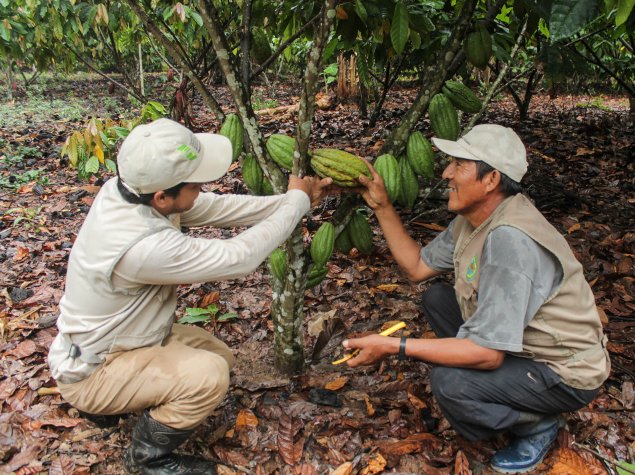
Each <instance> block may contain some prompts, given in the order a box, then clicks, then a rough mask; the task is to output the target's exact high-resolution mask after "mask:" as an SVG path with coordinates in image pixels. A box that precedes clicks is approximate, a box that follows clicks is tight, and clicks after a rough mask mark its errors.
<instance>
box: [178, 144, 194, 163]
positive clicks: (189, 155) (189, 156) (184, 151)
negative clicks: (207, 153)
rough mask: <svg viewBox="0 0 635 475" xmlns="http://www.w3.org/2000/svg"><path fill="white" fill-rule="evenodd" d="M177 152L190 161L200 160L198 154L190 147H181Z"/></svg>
mask: <svg viewBox="0 0 635 475" xmlns="http://www.w3.org/2000/svg"><path fill="white" fill-rule="evenodd" d="M177 150H178V151H179V152H181V153H182V154H183V155H185V158H187V159H188V160H196V158H198V154H197V153H196V152H195V151H194V150H192V147H190V146H188V145H181V146H180V147H179V148H177Z"/></svg>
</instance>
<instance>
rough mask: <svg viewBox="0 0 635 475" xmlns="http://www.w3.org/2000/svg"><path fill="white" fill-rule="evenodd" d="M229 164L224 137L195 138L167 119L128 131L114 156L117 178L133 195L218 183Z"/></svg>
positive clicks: (186, 129) (204, 136)
mask: <svg viewBox="0 0 635 475" xmlns="http://www.w3.org/2000/svg"><path fill="white" fill-rule="evenodd" d="M231 164H232V144H231V142H230V140H229V139H228V138H227V137H225V136H223V135H217V134H195V133H193V132H192V131H191V130H189V129H188V128H187V127H184V126H183V125H181V124H179V123H178V122H174V121H173V120H170V119H159V120H155V121H154V122H151V123H149V124H143V125H138V126H137V127H135V128H134V129H132V132H130V134H129V135H128V137H126V139H125V140H124V142H123V144H122V145H121V149H120V150H119V154H118V155H117V167H118V168H119V177H120V178H121V180H122V181H123V184H124V186H125V187H126V188H127V189H128V190H129V191H131V192H132V193H135V194H144V193H155V192H157V191H161V190H167V189H168V188H171V187H173V186H176V185H178V184H179V183H207V182H210V181H214V180H218V179H219V178H220V177H222V176H223V175H224V174H225V173H227V170H228V169H229V167H230V165H231Z"/></svg>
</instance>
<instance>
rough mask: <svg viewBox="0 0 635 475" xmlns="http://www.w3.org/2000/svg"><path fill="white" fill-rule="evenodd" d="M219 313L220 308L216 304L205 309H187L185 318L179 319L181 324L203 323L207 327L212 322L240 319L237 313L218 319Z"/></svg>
mask: <svg viewBox="0 0 635 475" xmlns="http://www.w3.org/2000/svg"><path fill="white" fill-rule="evenodd" d="M217 313H218V307H217V306H216V305H214V304H212V305H208V306H207V307H205V308H186V309H185V316H183V317H181V318H180V319H179V323H203V324H204V325H207V324H208V323H210V322H211V321H214V322H223V321H225V320H230V319H232V318H237V317H238V315H236V314H235V313H226V314H224V315H221V316H220V317H216V314H217Z"/></svg>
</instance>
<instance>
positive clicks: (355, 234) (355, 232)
mask: <svg viewBox="0 0 635 475" xmlns="http://www.w3.org/2000/svg"><path fill="white" fill-rule="evenodd" d="M347 228H348V235H349V236H350V237H351V242H352V243H353V245H354V246H355V247H356V248H357V249H358V250H359V252H361V253H363V254H366V255H367V256H370V255H371V253H372V252H373V230H372V229H371V228H370V224H368V221H367V220H366V218H365V217H364V215H363V214H361V213H360V212H356V213H355V214H353V217H352V218H351V220H350V221H349V222H348V226H347Z"/></svg>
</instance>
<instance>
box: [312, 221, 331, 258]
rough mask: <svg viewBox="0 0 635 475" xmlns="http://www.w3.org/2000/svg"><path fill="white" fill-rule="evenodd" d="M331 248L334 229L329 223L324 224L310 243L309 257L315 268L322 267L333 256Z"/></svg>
mask: <svg viewBox="0 0 635 475" xmlns="http://www.w3.org/2000/svg"><path fill="white" fill-rule="evenodd" d="M333 246H335V228H334V227H333V225H332V224H331V223H324V224H323V225H322V226H320V229H318V231H317V233H315V236H313V241H311V257H312V258H313V262H315V267H317V268H321V267H324V264H326V263H327V262H328V260H329V259H330V258H331V255H332V254H333Z"/></svg>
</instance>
